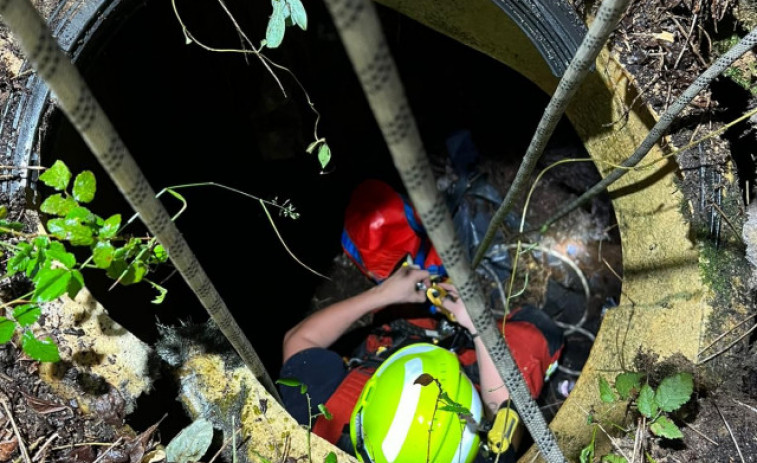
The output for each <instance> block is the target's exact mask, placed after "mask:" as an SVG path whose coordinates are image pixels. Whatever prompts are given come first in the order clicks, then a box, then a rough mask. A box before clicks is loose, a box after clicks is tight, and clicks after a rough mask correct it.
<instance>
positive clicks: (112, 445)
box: [92, 437, 124, 463]
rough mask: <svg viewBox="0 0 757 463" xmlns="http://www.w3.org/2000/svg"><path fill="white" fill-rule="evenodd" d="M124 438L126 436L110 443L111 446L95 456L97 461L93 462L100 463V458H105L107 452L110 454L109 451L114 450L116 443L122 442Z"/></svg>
mask: <svg viewBox="0 0 757 463" xmlns="http://www.w3.org/2000/svg"><path fill="white" fill-rule="evenodd" d="M122 440H124V438H123V437H119V438H118V439H116V441H115V442H113V443H112V444H110V446H109V447H108V448H107V449H105V450H104V451H103V453H101V454H100V456H98V457H97V458H95V461H93V462H92V463H99V462H100V460H102V459H103V458H105V455H107V454H108V452H110V451H111V450H113V448H114V447H115V446H116V445H118V444H120V443H121V441H122Z"/></svg>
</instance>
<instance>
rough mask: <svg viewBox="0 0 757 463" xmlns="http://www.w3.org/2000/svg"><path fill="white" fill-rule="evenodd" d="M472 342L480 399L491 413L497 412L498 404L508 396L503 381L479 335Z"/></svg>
mask: <svg viewBox="0 0 757 463" xmlns="http://www.w3.org/2000/svg"><path fill="white" fill-rule="evenodd" d="M473 343H474V344H475V346H476V359H477V360H478V372H479V380H480V383H481V400H482V401H483V402H484V405H486V408H487V409H488V410H489V412H491V414H492V415H493V414H495V413H497V410H498V409H499V406H500V405H501V404H502V403H503V402H504V401H506V400H507V399H508V398H509V397H510V393H509V392H508V390H507V388H506V387H505V382H504V381H503V380H502V378H501V377H500V376H499V372H498V371H497V367H496V366H495V365H494V361H493V360H492V358H491V356H490V355H489V352H487V350H486V348H485V347H484V342H483V341H482V340H481V337H480V336H476V338H475V339H474V341H473Z"/></svg>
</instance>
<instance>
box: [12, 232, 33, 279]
mask: <svg viewBox="0 0 757 463" xmlns="http://www.w3.org/2000/svg"><path fill="white" fill-rule="evenodd" d="M16 247H17V248H18V249H17V250H16V253H15V254H13V256H11V258H10V259H8V263H7V266H6V271H7V272H8V273H7V274H6V275H7V276H9V277H10V276H13V275H15V274H16V273H18V272H23V271H26V267H27V265H28V264H29V262H30V260H31V256H32V251H34V246H32V245H31V244H29V243H25V242H23V241H22V242H20V243H18V245H17V246H16Z"/></svg>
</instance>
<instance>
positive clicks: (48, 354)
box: [21, 330, 60, 362]
mask: <svg viewBox="0 0 757 463" xmlns="http://www.w3.org/2000/svg"><path fill="white" fill-rule="evenodd" d="M21 348H22V349H23V350H24V352H26V354H27V355H28V356H29V357H31V358H33V359H35V360H39V361H40V362H57V361H59V360H60V355H59V354H58V346H56V345H55V342H53V340H52V339H51V338H50V337H49V336H48V337H46V338H45V339H44V340H41V341H40V340H39V339H37V338H35V337H34V333H32V332H31V331H29V330H26V331H24V334H23V336H22V337H21Z"/></svg>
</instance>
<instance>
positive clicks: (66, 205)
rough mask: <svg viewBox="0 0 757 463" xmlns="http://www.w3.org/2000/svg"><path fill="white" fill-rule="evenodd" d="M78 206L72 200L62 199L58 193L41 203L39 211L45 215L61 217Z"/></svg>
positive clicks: (68, 198) (69, 198)
mask: <svg viewBox="0 0 757 463" xmlns="http://www.w3.org/2000/svg"><path fill="white" fill-rule="evenodd" d="M78 205H79V204H78V203H77V202H76V200H75V199H74V198H71V197H65V198H64V197H63V195H61V194H60V193H55V194H54V195H52V196H48V197H47V199H45V200H44V201H43V202H42V204H41V205H40V206H39V210H40V211H42V212H44V213H45V214H54V215H57V216H61V217H63V216H65V215H66V214H68V213H69V211H70V210H71V209H73V208H75V207H76V206H78Z"/></svg>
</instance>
